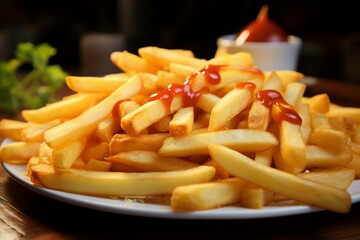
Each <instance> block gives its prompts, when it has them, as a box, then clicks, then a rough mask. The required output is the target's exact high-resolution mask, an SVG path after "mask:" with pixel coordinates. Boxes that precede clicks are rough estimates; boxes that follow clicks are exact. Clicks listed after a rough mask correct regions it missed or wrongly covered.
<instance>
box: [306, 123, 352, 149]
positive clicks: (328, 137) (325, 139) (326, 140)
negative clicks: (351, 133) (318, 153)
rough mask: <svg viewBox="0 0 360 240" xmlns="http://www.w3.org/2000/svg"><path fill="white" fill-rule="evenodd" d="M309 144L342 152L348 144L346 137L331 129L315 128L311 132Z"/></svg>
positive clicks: (342, 133)
mask: <svg viewBox="0 0 360 240" xmlns="http://www.w3.org/2000/svg"><path fill="white" fill-rule="evenodd" d="M309 143H311V144H315V145H318V146H320V147H324V148H330V149H334V150H344V149H345V147H346V146H347V144H348V135H347V134H346V133H344V132H342V131H338V130H334V129H331V128H316V129H314V131H313V132H312V134H311V136H310V139H309Z"/></svg>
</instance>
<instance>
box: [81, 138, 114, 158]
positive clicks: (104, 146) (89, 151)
mask: <svg viewBox="0 0 360 240" xmlns="http://www.w3.org/2000/svg"><path fill="white" fill-rule="evenodd" d="M89 145H90V144H88V143H87V145H86V146H85V148H84V150H83V151H82V153H81V157H82V158H83V160H84V161H85V162H88V161H89V160H90V159H97V160H105V159H106V158H107V157H108V156H109V143H108V142H100V143H96V144H95V145H93V146H89Z"/></svg>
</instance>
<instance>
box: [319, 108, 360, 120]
mask: <svg viewBox="0 0 360 240" xmlns="http://www.w3.org/2000/svg"><path fill="white" fill-rule="evenodd" d="M326 116H327V117H329V118H331V117H349V118H352V119H353V120H354V121H355V122H357V123H359V122H360V108H354V107H343V106H338V105H335V104H331V105H330V110H329V111H328V112H327V113H326Z"/></svg>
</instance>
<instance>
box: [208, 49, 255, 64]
mask: <svg viewBox="0 0 360 240" xmlns="http://www.w3.org/2000/svg"><path fill="white" fill-rule="evenodd" d="M207 64H213V65H236V66H244V67H254V59H253V57H252V56H251V54H249V53H248V52H238V53H234V54H228V55H222V56H217V57H216V56H215V57H214V58H212V59H210V60H209V61H208V63H207Z"/></svg>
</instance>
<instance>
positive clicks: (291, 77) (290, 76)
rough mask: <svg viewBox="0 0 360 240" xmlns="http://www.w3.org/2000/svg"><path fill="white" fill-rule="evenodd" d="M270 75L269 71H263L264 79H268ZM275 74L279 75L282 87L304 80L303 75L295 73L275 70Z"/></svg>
mask: <svg viewBox="0 0 360 240" xmlns="http://www.w3.org/2000/svg"><path fill="white" fill-rule="evenodd" d="M271 73H272V72H271V71H265V72H264V74H265V79H268V78H269V76H270V75H271ZM276 74H277V75H279V77H280V79H281V80H282V81H283V85H284V86H286V85H288V84H289V83H291V82H298V81H300V80H301V79H303V78H304V74H302V73H300V72H296V71H288V70H277V71H276Z"/></svg>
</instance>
